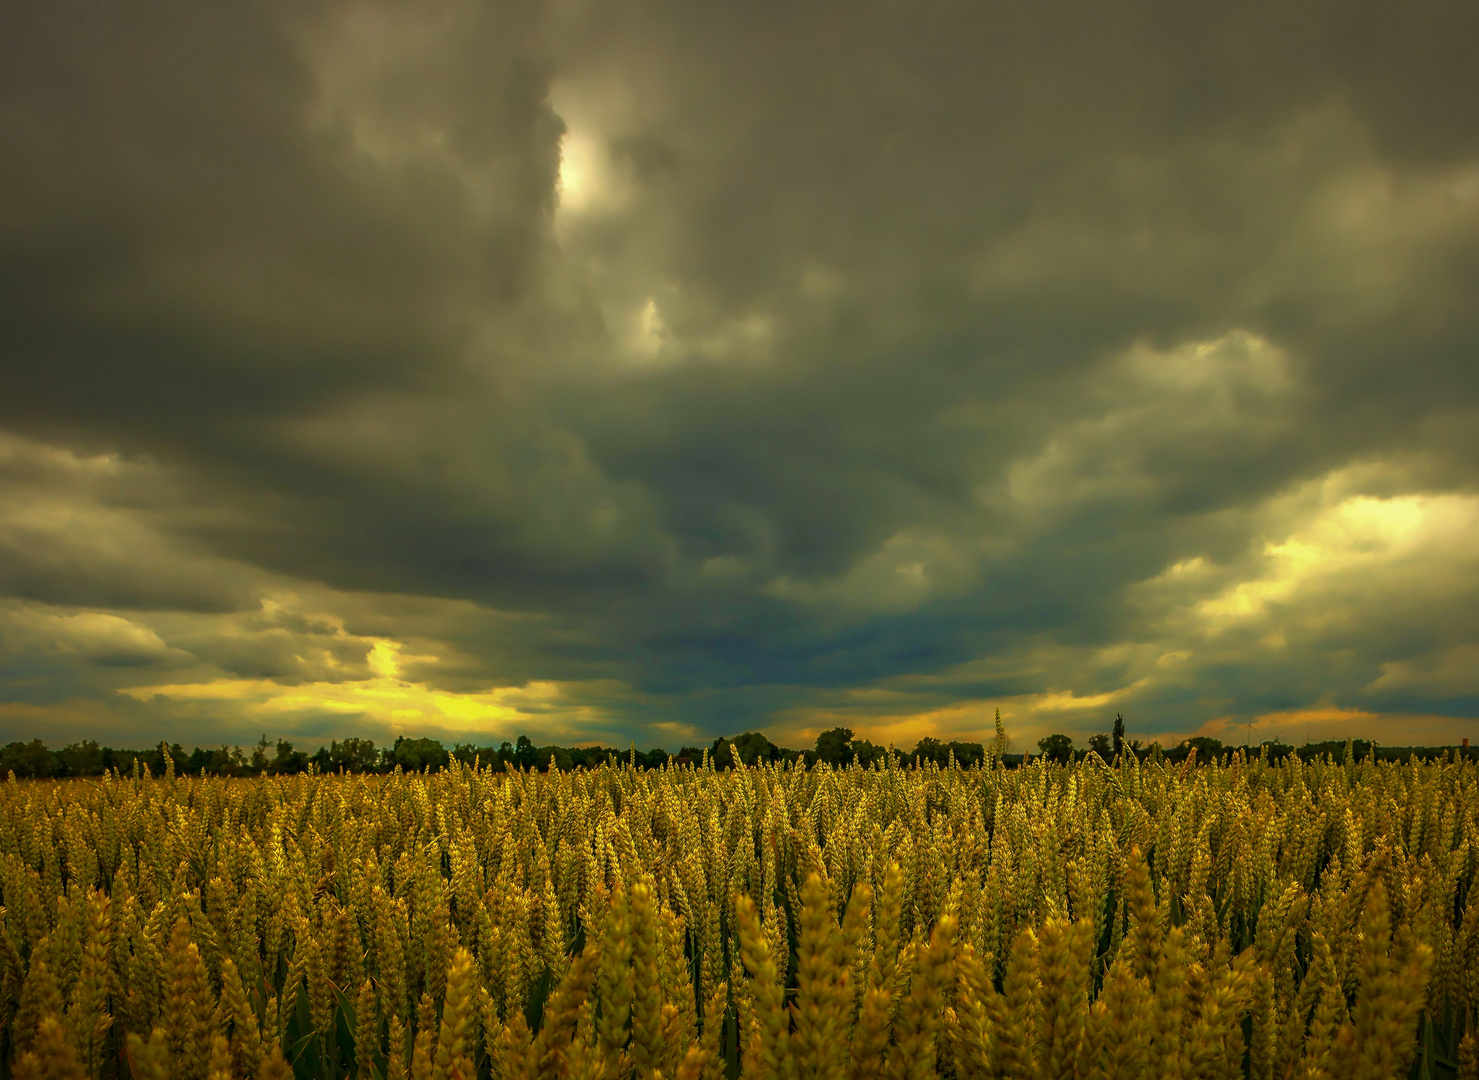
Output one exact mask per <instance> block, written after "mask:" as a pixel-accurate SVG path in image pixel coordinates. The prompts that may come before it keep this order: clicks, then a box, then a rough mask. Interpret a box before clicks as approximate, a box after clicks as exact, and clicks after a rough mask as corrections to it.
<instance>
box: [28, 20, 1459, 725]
mask: <svg viewBox="0 0 1479 1080" xmlns="http://www.w3.org/2000/svg"><path fill="white" fill-rule="evenodd" d="M1476 40H1479V6H1475V5H1474V4H1472V3H1464V2H1462V0H1411V2H1408V3H1402V4H1397V3H1393V2H1390V0H1387V2H1381V3H1374V2H1369V0H1354V2H1352V3H1346V4H1331V3H1327V2H1324V0H1278V2H1273V0H1253V2H1249V3H1239V4H1211V3H1201V2H1195V3H1187V2H1186V0H1126V2H1125V3H1121V4H1114V5H1091V4H1084V3H1062V2H1059V0H1043V2H1039V3H1032V4H1024V3H1004V2H998V0H985V2H980V3H963V2H960V0H915V2H911V3H907V4H906V3H899V2H895V0H886V2H876V0H865V2H862V3H857V2H851V3H845V4H844V3H833V2H830V0H802V2H787V3H769V2H756V3H749V4H729V5H726V4H711V3H693V2H691V0H547V2H533V0H492V2H489V0H421V2H417V3H408V2H406V0H364V2H361V0H346V2H336V0H294V2H292V3H287V2H277V0H267V2H263V0H230V2H226V0H138V2H136V3H132V4H127V5H119V4H109V3H103V2H101V0H51V2H48V3H45V4H39V3H13V4H5V5H3V6H0V738H4V739H7V740H8V739H16V738H25V739H29V738H33V737H41V738H44V739H45V740H46V741H47V742H48V743H49V744H51V745H53V746H60V745H62V744H63V743H65V742H70V741H73V740H74V739H80V738H96V739H100V740H102V741H104V742H109V743H112V744H113V745H147V744H149V743H152V742H154V741H156V740H157V739H159V738H161V737H163V738H168V739H170V740H171V741H174V740H179V741H182V742H184V743H186V744H187V745H190V744H193V743H200V744H203V745H218V744H221V743H245V742H251V741H254V740H255V739H256V737H257V736H258V735H259V734H261V733H263V732H265V733H267V734H268V735H269V737H274V738H275V737H285V738H289V739H292V740H294V741H295V742H296V743H297V744H298V745H299V746H300V747H312V746H316V745H318V744H319V743H320V742H322V741H325V740H327V739H329V738H339V737H344V736H346V735H361V736H368V737H370V738H374V739H375V740H376V741H377V742H385V741H390V740H393V739H394V738H395V736H396V735H398V734H406V735H432V736H435V737H438V738H444V739H446V740H447V741H448V742H451V741H475V742H479V743H487V742H497V741H501V740H502V739H505V738H509V739H512V738H514V737H515V736H516V735H518V734H519V733H528V734H529V735H530V736H531V737H532V738H533V739H534V740H535V742H536V743H546V742H551V741H558V742H563V743H586V742H602V743H614V744H616V745H621V746H625V745H626V744H627V742H628V741H629V740H635V741H636V743H637V744H638V745H639V746H642V747H647V746H667V747H669V748H672V749H676V748H677V747H678V746H679V745H680V744H682V743H687V742H693V741H698V740H700V739H702V740H707V739H711V738H713V737H714V736H715V735H719V734H733V733H737V732H739V731H744V730H753V729H763V730H765V731H767V732H768V733H770V734H771V736H772V738H775V739H776V741H778V742H781V743H783V744H786V745H793V746H794V745H805V744H809V743H810V741H811V740H812V739H814V738H815V735H816V733H817V732H818V731H820V730H822V729H825V728H828V727H832V726H835V725H845V726H848V727H851V728H853V729H854V730H855V731H856V732H857V733H858V734H860V735H866V736H867V737H869V738H871V739H873V740H874V741H876V742H883V743H889V742H893V743H897V744H898V745H900V746H912V745H913V743H914V741H915V740H916V739H918V738H919V737H920V736H921V735H926V734H932V735H937V736H940V737H945V738H961V739H970V740H976V739H980V738H981V737H982V736H983V734H986V735H988V736H989V730H990V728H991V725H992V713H993V710H994V709H995V708H996V707H1000V708H1001V709H1002V713H1003V716H1004V718H1005V719H1006V722H1007V724H1008V727H1009V729H1010V730H1011V732H1012V734H1013V736H1014V739H1015V741H1016V744H1017V745H1018V746H1019V747H1021V746H1024V745H1025V746H1030V745H1031V744H1032V743H1033V742H1034V741H1035V740H1036V739H1037V738H1038V737H1039V736H1041V735H1044V734H1047V733H1049V732H1054V731H1062V732H1067V733H1069V734H1072V735H1074V736H1075V737H1076V738H1078V739H1080V740H1082V739H1084V738H1085V737H1086V736H1087V735H1088V734H1091V733H1093V732H1095V731H1102V730H1107V729H1108V727H1109V725H1110V723H1111V722H1112V720H1113V717H1114V715H1115V714H1116V713H1122V714H1123V715H1124V716H1125V719H1126V722H1127V725H1128V728H1129V732H1130V734H1131V735H1132V736H1136V737H1141V738H1147V739H1149V738H1159V739H1161V740H1162V741H1167V740H1175V739H1179V738H1183V737H1185V736H1188V735H1192V734H1198V733H1200V734H1211V735H1215V736H1218V737H1221V738H1223V739H1224V740H1226V741H1238V742H1241V741H1242V740H1243V739H1244V738H1245V737H1250V736H1251V737H1252V738H1253V739H1254V740H1255V741H1256V740H1259V739H1265V738H1272V737H1276V736H1277V737H1281V738H1282V739H1283V740H1284V741H1286V742H1295V743H1302V742H1304V741H1306V740H1307V739H1313V740H1318V739H1325V738H1344V737H1346V736H1348V735H1349V736H1355V737H1371V736H1375V737H1376V738H1378V739H1380V740H1381V741H1382V742H1384V743H1387V744H1400V743H1437V742H1453V741H1457V740H1458V739H1460V738H1462V737H1465V736H1469V735H1473V736H1479V542H1476V536H1479V123H1476V122H1475V116H1476V107H1479V65H1476V64H1475V63H1474V62H1473V56H1472V45H1473V42H1474V41H1476Z"/></svg>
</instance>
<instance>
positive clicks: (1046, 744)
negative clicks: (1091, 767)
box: [1037, 735, 1073, 765]
mask: <svg viewBox="0 0 1479 1080" xmlns="http://www.w3.org/2000/svg"><path fill="white" fill-rule="evenodd" d="M1037 748H1038V749H1039V750H1041V751H1042V755H1043V757H1046V758H1052V760H1054V761H1056V762H1058V763H1059V764H1062V765H1067V764H1068V763H1069V762H1070V761H1072V760H1073V740H1072V739H1070V738H1069V737H1068V736H1067V735H1047V736H1044V737H1043V738H1041V739H1038V740H1037Z"/></svg>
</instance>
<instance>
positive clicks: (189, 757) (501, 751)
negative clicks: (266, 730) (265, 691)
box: [0, 718, 1479, 779]
mask: <svg viewBox="0 0 1479 1080" xmlns="http://www.w3.org/2000/svg"><path fill="white" fill-rule="evenodd" d="M1122 724H1123V721H1121V720H1120V719H1119V718H1116V723H1115V728H1116V732H1117V733H1119V732H1121V730H1122ZM998 731H1000V732H1002V736H1001V737H999V738H998V740H997V741H996V743H995V744H994V745H993V750H996V749H997V748H999V747H1000V746H1002V745H1003V742H1004V729H1000V728H998ZM1121 737H1122V736H1121ZM1037 746H1038V749H1039V750H1040V751H1041V752H1042V754H1043V756H1044V757H1046V758H1048V759H1049V760H1051V761H1057V762H1063V763H1067V762H1070V761H1072V760H1073V759H1074V758H1075V757H1076V756H1079V754H1078V752H1076V751H1075V750H1074V746H1073V740H1072V739H1071V738H1070V737H1069V736H1067V735H1063V734H1054V735H1049V736H1046V737H1045V738H1043V739H1041V740H1039V741H1038V744H1037ZM1089 748H1090V749H1091V750H1093V751H1094V752H1095V753H1097V754H1098V755H1099V756H1100V757H1101V758H1103V759H1104V760H1105V761H1112V760H1113V759H1114V757H1115V756H1116V755H1115V754H1114V751H1113V744H1112V737H1111V736H1106V735H1103V734H1100V735H1095V736H1093V737H1091V738H1090V739H1089ZM1234 749H1237V748H1235V747H1229V746H1224V745H1223V744H1222V743H1221V742H1220V741H1218V740H1217V739H1214V738H1211V737H1208V736H1196V737H1194V738H1191V739H1187V740H1185V741H1184V742H1182V743H1181V744H1180V745H1179V746H1177V747H1175V748H1174V749H1171V750H1163V749H1162V748H1161V746H1160V744H1159V743H1152V744H1151V746H1150V747H1148V748H1146V747H1142V746H1141V745H1140V742H1139V740H1132V741H1131V742H1129V743H1128V744H1125V746H1124V750H1123V751H1122V752H1124V753H1133V754H1135V755H1136V756H1137V757H1146V756H1147V755H1149V756H1152V757H1159V758H1161V759H1164V760H1167V761H1181V760H1185V759H1186V758H1187V757H1188V756H1190V755H1191V754H1192V752H1193V751H1195V753H1196V756H1197V759H1198V760H1200V761H1205V760H1208V759H1211V758H1215V757H1217V756H1218V755H1219V754H1225V753H1227V752H1229V751H1231V750H1234ZM1245 749H1248V748H1245ZM1249 752H1251V753H1253V754H1255V755H1257V754H1261V755H1266V756H1267V757H1268V758H1270V759H1271V760H1280V759H1282V758H1284V757H1287V756H1288V755H1290V754H1298V755H1299V757H1301V758H1303V759H1306V760H1308V759H1310V758H1314V757H1319V756H1322V755H1326V754H1328V755H1330V756H1331V757H1332V758H1334V759H1336V760H1342V759H1348V760H1361V759H1364V758H1365V757H1367V756H1368V755H1370V754H1373V753H1374V754H1376V756H1377V757H1378V759H1380V760H1383V761H1406V760H1407V759H1408V758H1410V757H1413V756H1417V757H1435V756H1437V755H1438V754H1441V753H1448V752H1452V753H1455V754H1459V753H1461V754H1463V755H1464V756H1465V757H1475V758H1479V747H1476V748H1464V749H1460V748H1458V747H1392V746H1384V747H1380V748H1377V747H1374V746H1373V745H1372V744H1371V743H1369V742H1366V741H1364V740H1359V739H1358V740H1354V741H1350V742H1322V743H1308V744H1306V745H1304V746H1302V747H1299V748H1295V747H1293V746H1290V745H1289V744H1287V743H1281V742H1278V741H1274V742H1269V743H1264V744H1262V745H1260V746H1257V747H1253V748H1251V749H1249ZM704 754H705V749H704V748H703V747H700V746H685V747H683V748H681V749H680V750H679V751H678V753H676V754H670V753H669V752H668V751H667V750H664V749H652V750H647V751H645V752H644V751H640V750H637V749H636V748H635V747H631V748H629V749H627V750H626V751H622V750H618V749H616V748H614V747H604V746H584V747H570V746H554V745H551V746H536V745H535V744H534V742H533V740H531V739H530V738H529V737H528V736H527V735H520V736H519V737H518V739H517V740H516V741H515V742H513V743H510V742H508V741H507V740H504V741H503V742H502V743H500V744H499V745H498V746H496V747H494V746H476V745H474V744H472V743H458V744H457V745H456V746H455V747H453V748H452V750H451V751H448V750H447V749H446V747H445V746H443V745H442V744H441V743H440V742H438V741H437V740H435V739H429V738H419V739H412V738H406V737H404V736H403V737H400V738H397V739H396V741H395V743H394V744H393V745H391V746H388V747H376V745H375V744H374V742H372V741H371V740H369V739H360V738H349V739H345V740H344V741H342V742H337V741H336V742H331V743H329V745H328V746H321V747H319V748H318V750H316V751H315V752H314V753H312V754H308V753H306V752H304V751H302V750H297V749H295V748H294V746H293V744H292V743H291V742H289V741H287V740H286V739H279V740H277V741H276V742H275V743H274V742H271V741H269V740H268V739H267V737H266V736H265V735H264V736H263V737H262V738H261V739H260V740H259V741H258V742H257V743H256V744H255V745H254V746H253V747H251V753H250V755H248V754H245V753H243V751H242V749H241V748H240V747H233V746H222V747H219V748H216V749H207V748H205V747H199V746H197V747H196V748H195V749H193V750H192V751H190V752H188V753H187V752H186V751H185V748H184V747H183V746H181V745H180V744H179V743H174V744H165V743H162V742H161V743H160V744H159V745H158V746H155V747H153V748H152V749H149V750H115V749H114V748H113V747H110V746H99V745H98V744H97V743H96V742H93V741H91V740H85V741H83V742H76V743H71V744H69V745H67V746H64V747H62V748H61V749H60V750H51V749H48V748H47V746H46V744H45V743H43V742H42V741H41V740H40V739H32V740H31V741H30V742H12V743H10V744H9V745H7V746H4V747H0V776H4V775H7V774H9V773H14V774H15V775H16V777H18V778H22V779H46V778H48V777H55V778H61V777H69V776H98V775H100V774H102V773H104V772H106V771H110V770H117V771H118V772H119V773H120V774H122V775H125V776H127V775H131V774H133V773H134V772H135V771H137V772H138V773H139V774H140V775H142V774H143V773H144V772H145V771H146V770H147V772H148V774H149V775H151V776H163V775H166V774H167V773H168V772H169V771H170V770H171V769H173V770H174V771H175V772H177V773H190V774H193V775H198V774H200V773H202V772H204V773H207V774H209V775H212V776H256V775H261V774H267V775H277V776H291V775H293V774H295V773H303V772H307V771H308V770H309V769H310V768H311V769H313V770H315V771H317V772H338V771H340V770H343V771H344V772H353V773H368V772H390V771H392V770H393V769H396V768H399V769H401V770H402V771H405V772H422V771H424V770H427V769H430V770H433V771H435V770H437V769H442V768H445V767H447V766H448V765H450V764H451V763H453V762H457V763H460V764H463V765H473V764H481V765H484V766H491V767H493V768H504V769H541V770H542V769H547V768H549V767H550V766H551V764H553V766H554V767H555V768H556V769H559V770H562V771H568V770H570V769H577V768H587V769H589V768H594V767H595V766H597V765H600V764H602V763H604V762H606V761H611V760H614V761H617V762H631V763H632V764H635V765H636V766H638V767H639V768H648V769H653V768H663V767H665V766H668V765H673V766H679V767H681V766H686V765H695V766H696V765H702V764H703V760H704ZM888 754H889V750H888V748H886V747H882V746H877V745H875V744H873V743H871V742H868V741H867V740H866V739H860V738H858V737H857V736H856V735H855V734H854V733H853V731H852V730H851V729H850V728H845V727H837V728H831V729H829V730H827V731H824V732H822V733H821V734H820V735H818V736H817V740H816V746H815V747H814V748H813V749H810V750H789V749H786V748H785V747H781V746H777V745H776V744H775V743H773V742H771V741H770V739H769V738H767V737H766V736H765V735H764V734H763V733H762V732H758V731H747V732H745V733H744V734H742V735H736V736H734V737H733V738H719V739H715V740H714V742H713V744H712V745H711V746H710V747H709V748H708V757H709V761H710V763H711V764H712V765H713V767H714V768H716V769H728V768H733V767H734V765H735V763H736V760H738V761H739V762H743V763H744V764H745V765H746V766H750V767H753V766H756V765H761V764H766V763H772V762H774V763H781V764H785V763H793V762H794V763H804V764H806V765H817V764H826V765H831V766H834V767H842V766H847V765H850V764H852V762H853V760H854V759H857V760H858V761H860V762H861V763H862V764H863V765H865V766H866V765H875V764H880V763H882V762H884V761H885V760H887V757H888ZM896 754H897V756H898V758H900V759H902V761H903V763H905V764H908V763H912V762H915V761H917V762H919V763H920V764H927V763H934V764H936V765H939V766H941V767H945V766H947V765H949V763H950V759H951V758H952V757H954V759H955V762H956V764H958V765H961V766H963V767H966V768H970V767H972V766H985V765H986V764H987V761H988V757H987V754H986V751H985V749H984V748H983V746H982V745H981V744H980V743H967V742H955V741H952V742H942V741H941V740H939V739H937V738H934V737H925V738H923V739H920V740H919V742H918V743H917V744H915V747H914V749H913V750H912V751H909V752H907V753H904V752H901V751H896ZM997 759H998V760H1003V761H1004V762H1005V763H1006V764H1012V763H1014V762H1016V761H1018V760H1020V759H1018V758H1016V757H1014V756H1012V755H1005V754H1001V755H999V756H998V758H997Z"/></svg>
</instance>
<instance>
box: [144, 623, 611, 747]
mask: <svg viewBox="0 0 1479 1080" xmlns="http://www.w3.org/2000/svg"><path fill="white" fill-rule="evenodd" d="M438 659H439V658H438V657H436V656H433V655H407V654H404V653H403V652H402V645H401V643H400V642H397V641H394V640H391V639H386V638H380V639H375V640H374V644H373V645H372V647H371V648H370V650H369V652H368V655H367V656H366V662H367V664H368V666H369V668H370V670H371V671H372V672H373V674H372V676H371V677H369V678H362V679H354V680H350V681H344V682H327V681H314V682H308V683H302V684H298V685H284V684H282V683H279V682H276V681H274V680H272V679H265V678H261V679H244V678H215V679H208V680H204V681H199V682H180V683H162V684H156V685H146V686H130V687H125V688H123V689H120V690H119V691H118V693H120V694H124V695H126V696H128V697H131V698H134V699H135V700H137V701H141V702H149V701H153V700H156V699H159V698H164V699H166V700H169V701H175V702H215V703H222V704H228V705H234V706H235V707H236V708H235V709H234V711H235V712H236V713H238V714H239V715H240V716H242V717H244V718H251V719H254V720H255V719H268V718H273V719H278V718H286V717H292V716H301V715H309V714H315V713H342V714H353V715H356V716H363V717H366V718H367V719H369V720H370V721H373V722H379V723H381V724H384V725H385V726H387V727H389V728H391V729H392V730H406V731H412V732H417V733H420V732H423V731H435V730H449V731H451V732H453V733H456V732H459V731H464V732H472V731H474V730H477V729H483V728H487V727H488V726H489V725H497V726H498V727H499V728H500V729H505V730H506V729H512V728H517V727H518V726H519V725H524V727H525V728H526V729H528V730H533V725H534V724H535V722H536V718H537V720H538V722H539V723H540V724H541V725H543V724H545V723H547V722H548V720H549V716H550V714H551V713H555V714H559V715H560V716H561V717H562V718H564V719H576V718H578V719H581V720H586V721H589V720H595V719H598V717H596V716H595V715H594V714H593V713H592V711H591V710H590V709H589V708H588V707H586V706H584V705H581V704H580V703H578V702H575V701H573V700H571V699H570V697H569V695H568V689H569V688H568V687H567V686H566V685H565V684H562V683H558V682H551V681H531V682H529V683H526V684H524V685H522V686H507V687H493V688H490V689H488V690H484V691H481V692H472V693H453V692H450V691H447V690H442V689H438V688H436V687H435V686H432V685H431V684H429V683H427V682H421V681H412V680H408V679H404V678H402V677H401V670H402V666H403V665H416V666H418V667H419V666H428V665H435V664H437V663H438Z"/></svg>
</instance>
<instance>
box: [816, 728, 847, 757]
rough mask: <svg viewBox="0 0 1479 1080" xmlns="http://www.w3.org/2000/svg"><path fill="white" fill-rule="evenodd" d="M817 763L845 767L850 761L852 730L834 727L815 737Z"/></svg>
mask: <svg viewBox="0 0 1479 1080" xmlns="http://www.w3.org/2000/svg"><path fill="white" fill-rule="evenodd" d="M817 761H819V762H826V763H827V764H828V765H846V764H847V763H848V762H850V761H852V728H845V727H835V728H832V729H831V730H829V731H824V732H822V733H821V734H820V735H818V736H817Z"/></svg>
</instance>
